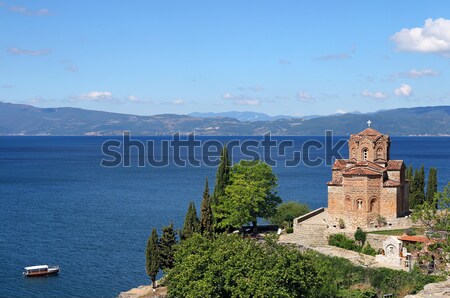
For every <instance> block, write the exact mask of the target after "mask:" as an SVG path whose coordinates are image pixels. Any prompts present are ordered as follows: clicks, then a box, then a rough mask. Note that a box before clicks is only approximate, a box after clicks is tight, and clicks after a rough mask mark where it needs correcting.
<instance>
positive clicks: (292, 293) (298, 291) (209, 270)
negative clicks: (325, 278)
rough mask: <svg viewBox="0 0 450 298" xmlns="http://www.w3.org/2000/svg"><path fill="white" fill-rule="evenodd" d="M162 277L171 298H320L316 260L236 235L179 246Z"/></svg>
mask: <svg viewBox="0 0 450 298" xmlns="http://www.w3.org/2000/svg"><path fill="white" fill-rule="evenodd" d="M175 259H176V263H175V266H174V268H173V269H172V270H170V271H169V274H168V275H167V279H168V280H167V282H168V293H169V296H170V297H188V298H189V297H311V298H314V297H319V296H318V295H317V292H318V291H319V290H320V287H321V284H322V278H321V276H320V275H319V274H318V272H317V271H316V269H315V267H316V264H315V263H316V261H315V259H314V258H312V257H311V256H309V255H307V254H301V253H299V252H298V251H296V250H295V249H292V248H291V247H287V246H282V245H278V244H276V243H275V242H273V241H271V242H268V243H265V244H259V243H257V242H256V241H253V240H251V239H242V238H241V237H239V236H238V235H225V234H220V235H217V237H216V238H215V239H209V238H206V237H202V236H200V235H194V236H193V237H191V238H190V239H188V240H186V241H184V242H182V243H181V244H180V246H179V247H178V249H177V252H176V254H175Z"/></svg>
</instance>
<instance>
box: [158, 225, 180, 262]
mask: <svg viewBox="0 0 450 298" xmlns="http://www.w3.org/2000/svg"><path fill="white" fill-rule="evenodd" d="M175 244H177V239H176V233H175V230H174V229H173V223H170V224H169V225H168V226H166V227H164V228H163V229H162V236H161V238H160V239H159V267H160V268H161V269H162V270H167V269H170V268H172V267H173V262H174V254H175Z"/></svg>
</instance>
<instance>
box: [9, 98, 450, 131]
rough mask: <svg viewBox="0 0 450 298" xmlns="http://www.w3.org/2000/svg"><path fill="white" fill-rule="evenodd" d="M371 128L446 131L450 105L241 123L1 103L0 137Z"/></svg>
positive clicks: (231, 120) (234, 119)
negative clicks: (369, 123)
mask: <svg viewBox="0 0 450 298" xmlns="http://www.w3.org/2000/svg"><path fill="white" fill-rule="evenodd" d="M369 119H370V120H371V121H372V123H373V124H372V127H374V128H376V129H378V130H380V131H381V132H384V133H388V134H390V135H397V136H407V135H450V106H437V107H416V108H404V109H394V110H383V111H378V112H375V113H369V114H360V113H358V114H352V113H349V114H338V115H330V116H321V117H316V118H312V119H308V118H288V119H284V118H283V119H275V120H257V121H240V120H238V119H236V118H232V117H198V116H195V117H194V116H190V115H175V114H162V115H154V116H135V115H128V114H118V113H108V112H100V111H91V110H84V109H78V108H47V109H41V108H36V107H33V106H29V105H20V104H11V103H1V102H0V135H120V134H122V132H123V131H124V130H126V131H130V132H131V133H132V135H171V134H174V133H176V132H179V133H181V134H188V133H191V132H195V133H196V134H198V135H227V136H230V135H262V134H264V133H266V132H269V131H270V132H271V133H272V134H273V135H324V132H325V130H333V132H334V134H335V135H348V134H350V133H355V132H358V131H360V130H363V129H364V128H365V127H366V126H367V124H366V122H367V120H369Z"/></svg>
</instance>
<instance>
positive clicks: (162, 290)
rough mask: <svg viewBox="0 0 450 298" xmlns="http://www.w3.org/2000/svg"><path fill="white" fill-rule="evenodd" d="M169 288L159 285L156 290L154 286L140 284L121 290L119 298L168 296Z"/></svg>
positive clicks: (161, 297)
mask: <svg viewBox="0 0 450 298" xmlns="http://www.w3.org/2000/svg"><path fill="white" fill-rule="evenodd" d="M166 297H167V288H166V287H158V288H156V290H155V291H154V290H153V288H152V286H151V285H149V286H139V287H137V288H133V289H131V290H128V291H126V292H121V293H120V294H119V296H118V297H117V298H166Z"/></svg>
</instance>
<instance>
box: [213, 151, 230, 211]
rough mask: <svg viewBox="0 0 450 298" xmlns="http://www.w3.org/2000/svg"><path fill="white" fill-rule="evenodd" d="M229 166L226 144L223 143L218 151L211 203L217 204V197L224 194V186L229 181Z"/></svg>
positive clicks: (221, 196)
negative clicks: (218, 158) (217, 164)
mask: <svg viewBox="0 0 450 298" xmlns="http://www.w3.org/2000/svg"><path fill="white" fill-rule="evenodd" d="M230 166H231V161H230V158H229V156H228V148H227V145H226V144H225V145H224V146H223V148H222V151H221V153H220V164H219V167H218V168H217V172H216V183H215V184H214V193H213V196H212V198H213V200H212V202H213V205H218V204H219V199H220V198H223V197H224V195H225V188H226V187H227V185H228V184H229V181H230Z"/></svg>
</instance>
